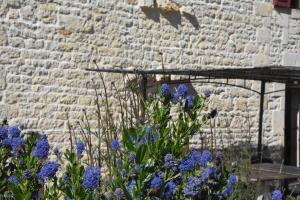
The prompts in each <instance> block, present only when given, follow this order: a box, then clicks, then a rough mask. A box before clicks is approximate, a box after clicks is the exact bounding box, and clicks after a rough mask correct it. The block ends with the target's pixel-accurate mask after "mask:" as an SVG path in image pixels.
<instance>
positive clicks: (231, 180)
mask: <svg viewBox="0 0 300 200" xmlns="http://www.w3.org/2000/svg"><path fill="white" fill-rule="evenodd" d="M236 183H237V177H236V175H234V174H230V176H229V178H228V184H230V185H235V184H236Z"/></svg>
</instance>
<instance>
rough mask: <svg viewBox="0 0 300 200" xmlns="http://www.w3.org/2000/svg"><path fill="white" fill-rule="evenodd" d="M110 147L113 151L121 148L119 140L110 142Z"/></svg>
mask: <svg viewBox="0 0 300 200" xmlns="http://www.w3.org/2000/svg"><path fill="white" fill-rule="evenodd" d="M111 148H112V150H114V151H118V150H119V149H120V148H121V145H120V143H119V141H118V140H113V141H112V142H111Z"/></svg>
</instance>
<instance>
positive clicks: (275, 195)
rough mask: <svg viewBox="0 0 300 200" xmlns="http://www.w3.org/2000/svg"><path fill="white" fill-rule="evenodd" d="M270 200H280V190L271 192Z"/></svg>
mask: <svg viewBox="0 0 300 200" xmlns="http://www.w3.org/2000/svg"><path fill="white" fill-rule="evenodd" d="M272 200H282V193H281V191H280V190H275V191H273V192H272Z"/></svg>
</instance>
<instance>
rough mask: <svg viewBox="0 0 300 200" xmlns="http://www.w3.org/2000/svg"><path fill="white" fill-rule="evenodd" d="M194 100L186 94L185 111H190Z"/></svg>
mask: <svg viewBox="0 0 300 200" xmlns="http://www.w3.org/2000/svg"><path fill="white" fill-rule="evenodd" d="M194 100H195V97H194V96H187V98H186V104H187V105H186V106H187V107H186V110H185V111H190V110H191V109H192V108H193V107H194Z"/></svg>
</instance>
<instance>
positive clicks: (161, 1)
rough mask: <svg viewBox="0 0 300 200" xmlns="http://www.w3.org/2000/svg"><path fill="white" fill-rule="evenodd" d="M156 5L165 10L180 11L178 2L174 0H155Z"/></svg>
mask: <svg viewBox="0 0 300 200" xmlns="http://www.w3.org/2000/svg"><path fill="white" fill-rule="evenodd" d="M156 2H157V6H158V7H159V8H160V9H162V10H165V11H180V7H181V6H180V4H179V3H180V2H179V1H176V0H157V1H156Z"/></svg>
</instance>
